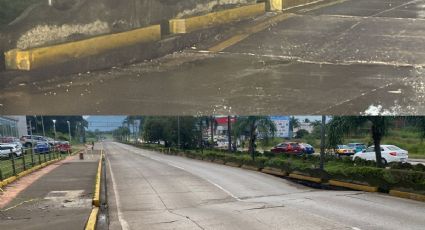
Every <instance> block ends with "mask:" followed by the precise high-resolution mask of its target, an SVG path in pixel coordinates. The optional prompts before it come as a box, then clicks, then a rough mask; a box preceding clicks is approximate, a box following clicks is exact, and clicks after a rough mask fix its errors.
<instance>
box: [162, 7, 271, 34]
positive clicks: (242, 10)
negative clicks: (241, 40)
mask: <svg viewBox="0 0 425 230" xmlns="http://www.w3.org/2000/svg"><path fill="white" fill-rule="evenodd" d="M265 12H266V4H265V3H264V2H263V3H257V4H252V5H248V6H241V7H237V8H233V9H228V10H221V11H217V12H213V13H209V14H205V15H201V16H196V17H190V18H182V19H171V20H170V21H169V26H170V28H169V30H170V33H171V34H185V33H190V32H193V31H196V30H201V29H206V28H210V27H213V26H218V25H222V24H226V23H230V22H234V21H238V20H241V19H247V18H251V17H255V16H258V15H261V14H264V13H265Z"/></svg>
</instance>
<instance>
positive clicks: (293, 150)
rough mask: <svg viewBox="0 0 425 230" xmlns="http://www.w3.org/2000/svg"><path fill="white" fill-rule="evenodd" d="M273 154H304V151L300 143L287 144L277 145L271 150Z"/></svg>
mask: <svg viewBox="0 0 425 230" xmlns="http://www.w3.org/2000/svg"><path fill="white" fill-rule="evenodd" d="M270 151H271V152H272V153H284V154H302V153H303V149H302V147H301V145H300V144H299V143H296V142H285V143H281V144H278V145H276V146H275V147H273V148H272V149H271V150H270Z"/></svg>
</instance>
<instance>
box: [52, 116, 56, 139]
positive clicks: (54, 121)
mask: <svg viewBox="0 0 425 230" xmlns="http://www.w3.org/2000/svg"><path fill="white" fill-rule="evenodd" d="M52 121H53V132H54V133H55V141H54V142H56V139H57V138H56V120H52Z"/></svg>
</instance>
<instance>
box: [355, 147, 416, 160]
mask: <svg viewBox="0 0 425 230" xmlns="http://www.w3.org/2000/svg"><path fill="white" fill-rule="evenodd" d="M381 156H382V159H381V161H382V163H383V164H387V163H390V162H407V160H408V158H409V153H408V152H407V151H406V150H404V149H401V148H399V147H397V146H395V145H381ZM356 158H361V159H365V160H369V161H376V155H375V146H370V147H369V148H367V149H365V150H363V151H362V152H358V153H356V154H354V156H353V160H355V159H356Z"/></svg>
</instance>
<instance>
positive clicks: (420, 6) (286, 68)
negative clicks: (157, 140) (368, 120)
mask: <svg viewBox="0 0 425 230" xmlns="http://www.w3.org/2000/svg"><path fill="white" fill-rule="evenodd" d="M424 22H425V0H413V1H412V0H338V1H325V2H324V3H322V4H319V5H317V4H316V5H313V6H308V7H304V8H301V9H295V10H290V11H286V12H283V13H268V14H266V15H264V16H261V17H259V18H256V19H253V20H250V21H249V22H246V23H242V24H241V25H239V26H235V27H231V26H230V27H229V29H228V30H227V32H222V34H217V36H213V37H211V38H210V39H207V40H205V41H204V42H202V43H201V44H197V45H195V46H194V47H192V48H189V49H187V50H184V51H182V52H178V53H174V54H170V55H168V56H165V57H163V58H159V59H156V60H152V61H148V62H144V63H137V64H133V65H129V66H121V67H116V68H115V67H114V68H111V69H107V70H101V71H94V72H88V73H80V74H73V75H50V74H48V73H47V74H46V73H44V74H38V75H37V74H35V75H34V74H31V73H25V72H5V73H0V75H3V76H1V77H0V113H7V114H28V113H31V114H45V113H49V114H81V113H84V114H117V113H119V114H126V115H128V114H140V113H143V114H156V115H159V114H161V115H177V114H182V115H183V114H186V115H193V114H212V113H214V114H223V113H226V114H227V113H231V114H268V115H269V114H282V113H285V114H332V115H337V114H340V115H344V114H350V115H353V114H367V115H369V114H387V115H392V114H400V115H401V114H409V115H413V114H424V113H425V105H424V98H425V86H424V85H425V72H424V69H423V66H424V65H425V32H424V31H425V23H424Z"/></svg>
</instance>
